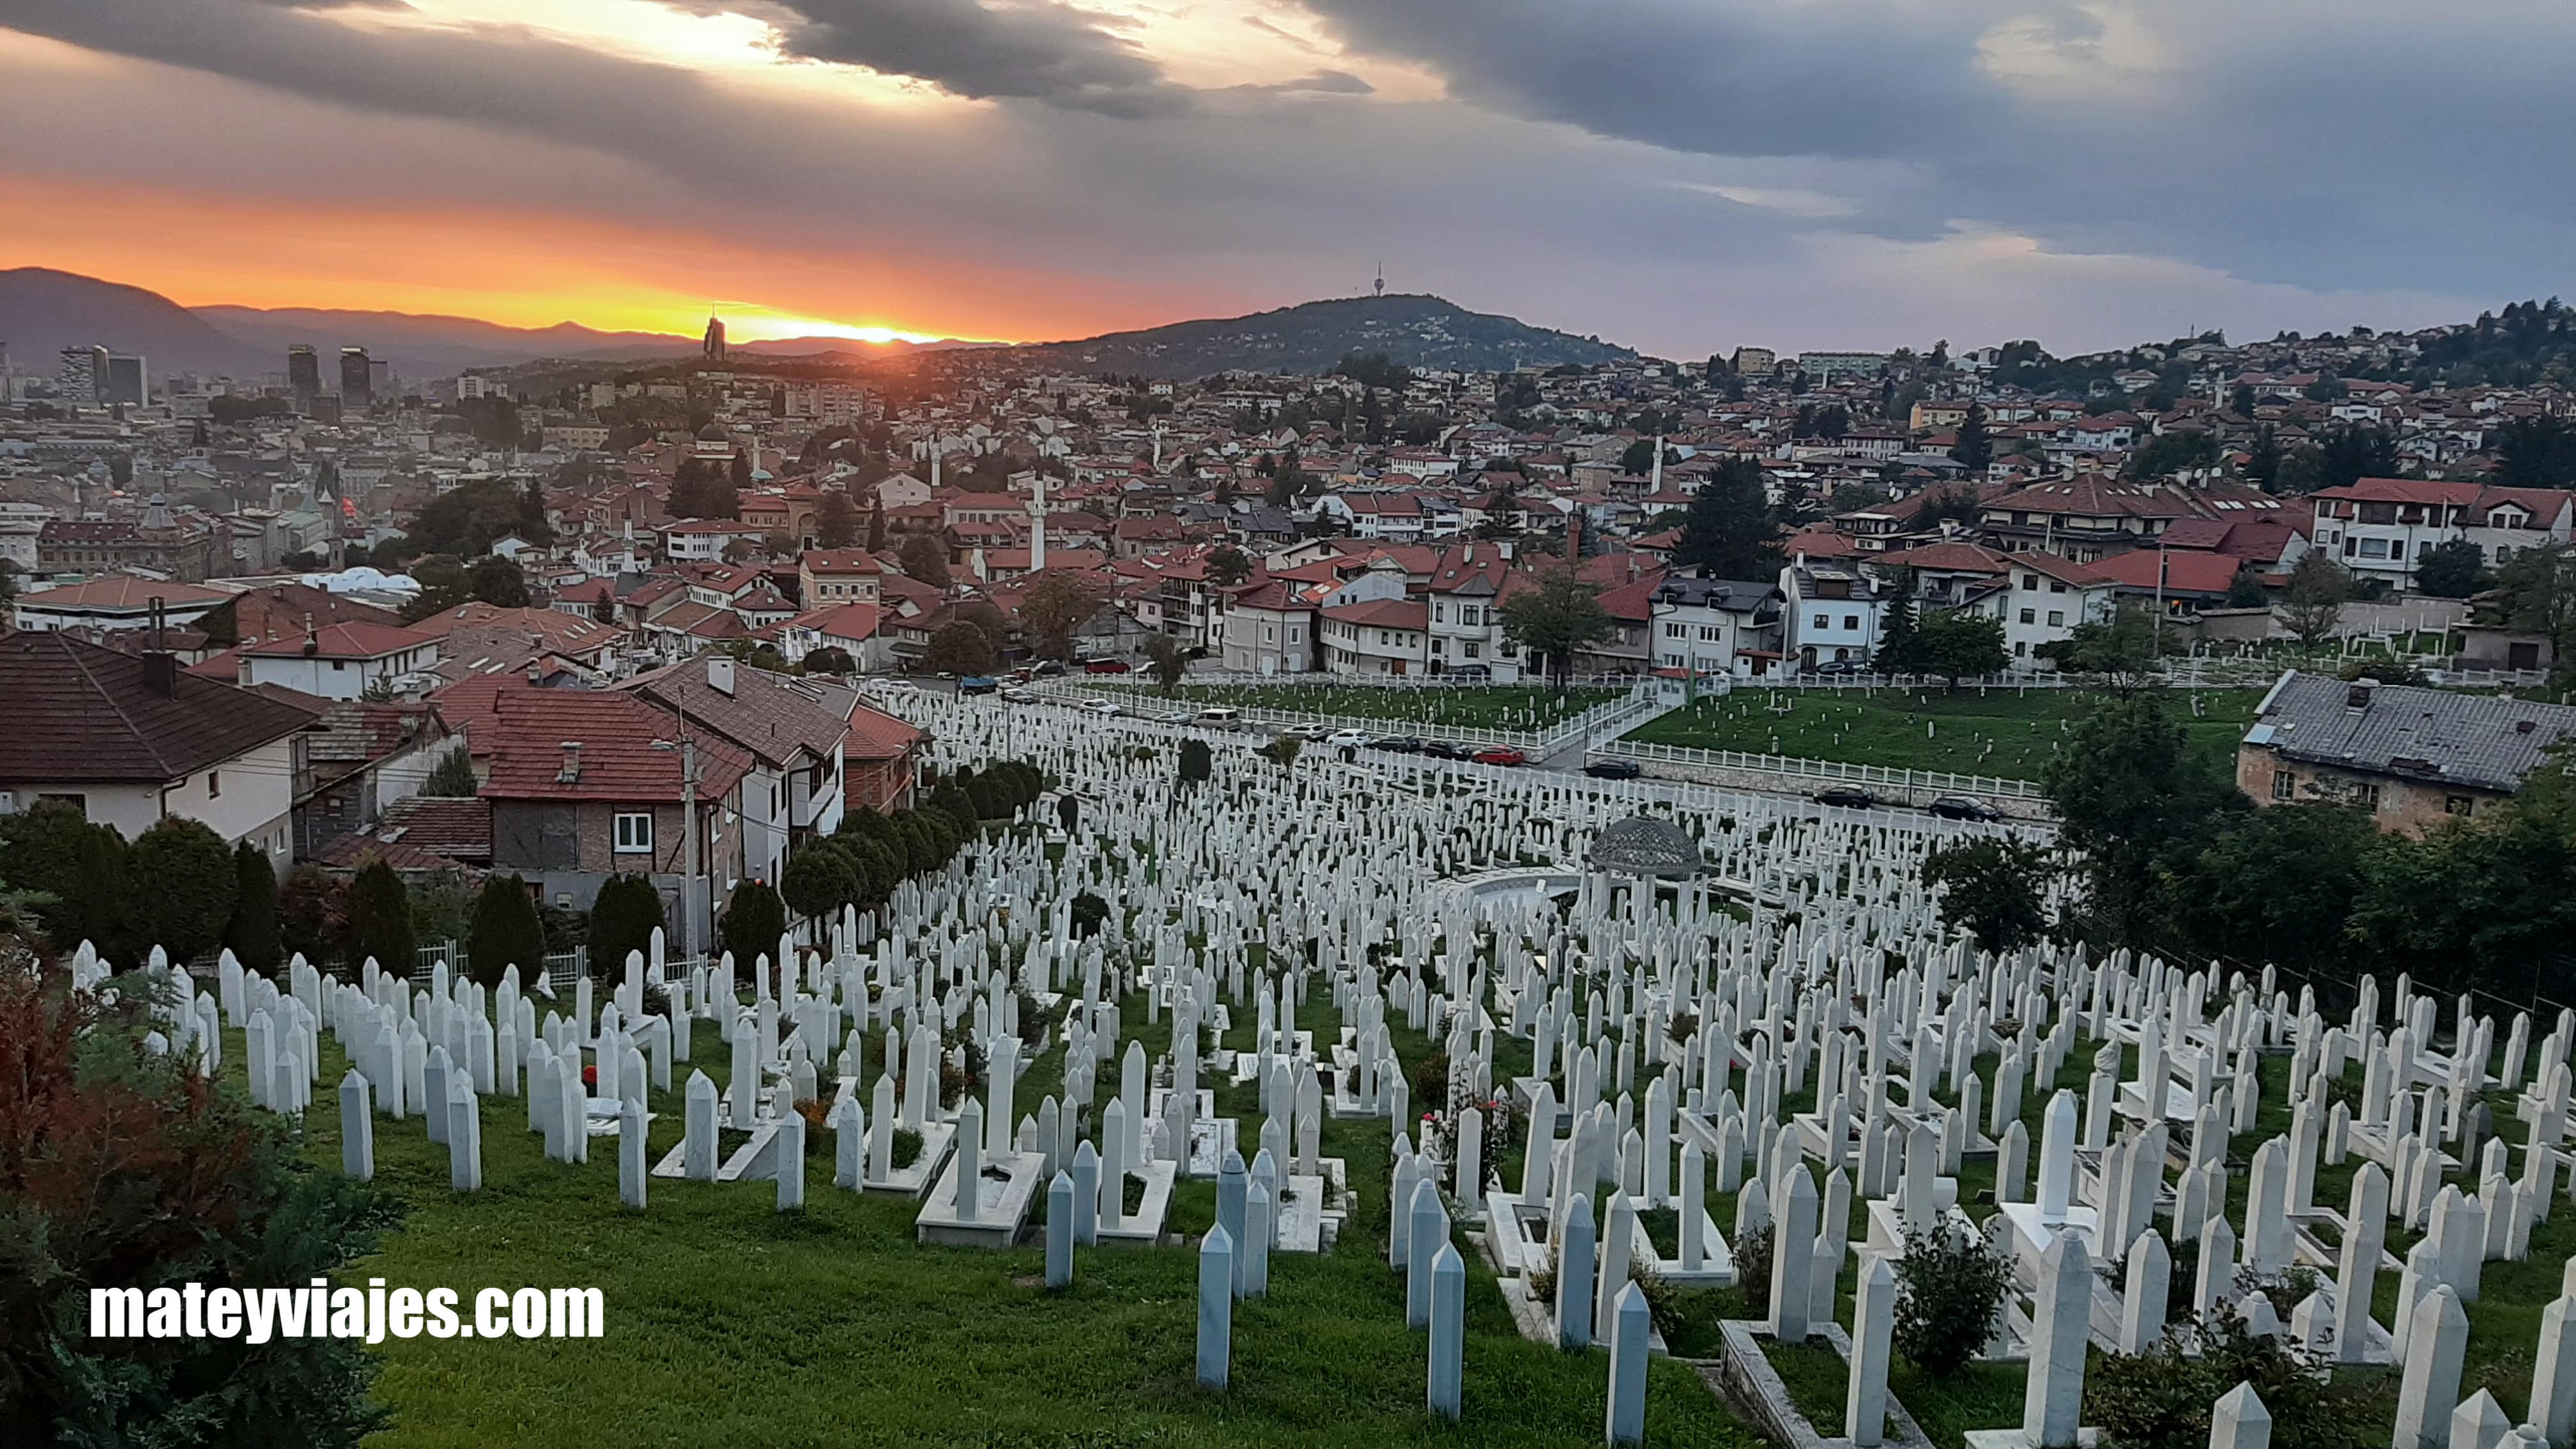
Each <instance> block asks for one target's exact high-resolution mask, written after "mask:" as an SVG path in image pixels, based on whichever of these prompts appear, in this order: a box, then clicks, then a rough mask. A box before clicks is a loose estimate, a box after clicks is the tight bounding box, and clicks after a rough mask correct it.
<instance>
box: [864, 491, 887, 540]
mask: <svg viewBox="0 0 2576 1449" xmlns="http://www.w3.org/2000/svg"><path fill="white" fill-rule="evenodd" d="M885 546H886V532H885V496H884V495H883V494H876V495H873V496H871V497H870V498H869V499H868V552H870V553H883V552H885Z"/></svg>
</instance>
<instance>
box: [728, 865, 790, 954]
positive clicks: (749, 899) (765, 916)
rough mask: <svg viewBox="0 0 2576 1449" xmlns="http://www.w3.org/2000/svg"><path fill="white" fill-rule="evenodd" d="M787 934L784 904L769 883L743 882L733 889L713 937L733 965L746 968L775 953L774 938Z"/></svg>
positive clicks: (775, 940)
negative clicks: (728, 953)
mask: <svg viewBox="0 0 2576 1449" xmlns="http://www.w3.org/2000/svg"><path fill="white" fill-rule="evenodd" d="M785 934H787V903H786V902H785V901H783V900H780V899H779V896H778V891H777V889H776V888H775V887H773V886H771V885H770V884H769V882H767V881H762V880H747V881H744V882H743V883H742V884H741V885H739V886H737V887H735V888H734V893H733V903H732V904H731V905H728V906H726V907H725V913H724V919H723V920H722V921H721V922H719V923H717V926H716V936H717V938H718V939H719V940H720V941H721V942H722V944H723V949H725V950H727V951H731V952H732V953H733V959H734V963H735V964H736V965H737V966H749V965H751V964H752V963H753V962H755V961H758V960H759V959H760V958H761V957H763V956H774V955H776V954H777V953H778V938H779V937H781V936H783V935H785Z"/></svg>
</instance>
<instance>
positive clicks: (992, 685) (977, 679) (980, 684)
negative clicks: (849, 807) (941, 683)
mask: <svg viewBox="0 0 2576 1449" xmlns="http://www.w3.org/2000/svg"><path fill="white" fill-rule="evenodd" d="M1001 687H1002V681H1000V680H998V679H995V678H994V677H992V676H991V675H989V674H969V675H967V676H966V677H965V678H964V679H961V680H959V681H957V692H958V693H959V694H991V693H993V692H994V691H996V690H998V689H1000V688H1001Z"/></svg>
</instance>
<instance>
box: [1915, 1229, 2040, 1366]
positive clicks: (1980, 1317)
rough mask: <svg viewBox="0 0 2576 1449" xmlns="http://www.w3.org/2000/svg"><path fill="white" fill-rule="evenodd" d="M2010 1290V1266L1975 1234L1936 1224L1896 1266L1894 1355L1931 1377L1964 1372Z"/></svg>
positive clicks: (2001, 1255) (2010, 1264)
mask: <svg viewBox="0 0 2576 1449" xmlns="http://www.w3.org/2000/svg"><path fill="white" fill-rule="evenodd" d="M2011 1289H2012V1261H2011V1259H2010V1258H2008V1257H2006V1256H2005V1255H2004V1254H2003V1253H2002V1252H2001V1251H1999V1250H1997V1249H1995V1248H1994V1247H1992V1246H1990V1245H1989V1244H1988V1243H1987V1242H1986V1240H1985V1238H1984V1237H1983V1236H1981V1235H1979V1234H1976V1233H1964V1232H1959V1231H1956V1230H1954V1229H1952V1228H1950V1227H1947V1226H1941V1225H1935V1226H1934V1227H1933V1228H1932V1229H1931V1230H1929V1231H1927V1232H1921V1233H1908V1234H1906V1236H1905V1256H1904V1257H1902V1258H1899V1259H1898V1260H1897V1262H1896V1333H1895V1343H1896V1351H1897V1352H1898V1353H1901V1354H1903V1355H1905V1356H1906V1357H1907V1358H1908V1359H1910V1360H1912V1361H1913V1362H1914V1364H1915V1366H1916V1367H1918V1368H1920V1369H1922V1370H1923V1372H1925V1373H1926V1374H1929V1375H1931V1376H1932V1377H1934V1378H1947V1377H1949V1376H1950V1375H1952V1374H1955V1373H1957V1372H1958V1371H1959V1370H1960V1369H1961V1368H1963V1367H1965V1366H1966V1364H1967V1362H1968V1360H1969V1359H1971V1358H1973V1357H1975V1356H1976V1353H1977V1350H1978V1349H1980V1348H1983V1347H1984V1346H1985V1342H1986V1334H1987V1326H1988V1325H1989V1324H1991V1323H1993V1322H1994V1317H1995V1311H1996V1310H1997V1309H1998V1308H2000V1307H2002V1306H2003V1301H2004V1295H2005V1294H2006V1293H2007V1292H2010V1291H2011Z"/></svg>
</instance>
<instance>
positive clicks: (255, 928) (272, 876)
mask: <svg viewBox="0 0 2576 1449" xmlns="http://www.w3.org/2000/svg"><path fill="white" fill-rule="evenodd" d="M277 940H278V937H277V867H275V866H273V865H271V864H269V861H268V852H267V851H265V850H262V849H260V848H259V847H258V846H256V845H253V844H252V843H251V842H249V841H247V840H245V841H243V842H242V843H241V844H240V845H238V846H235V847H234V848H233V918H232V920H231V921H230V922H229V923H228V924H227V925H226V926H225V927H224V945H225V947H226V948H227V949H229V950H230V951H231V952H232V953H233V959H234V960H236V961H239V962H240V963H242V964H243V965H244V966H247V967H249V968H250V969H251V970H253V971H257V972H260V973H262V974H266V973H268V972H270V971H274V970H276V969H277V963H278V961H279V960H280V959H281V958H280V956H279V953H278V945H277Z"/></svg>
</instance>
